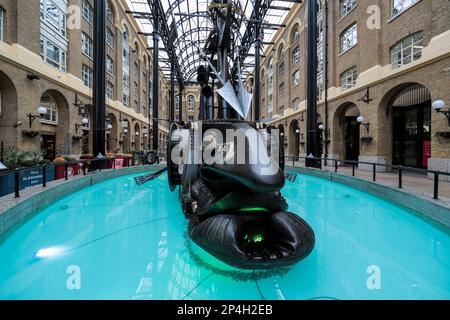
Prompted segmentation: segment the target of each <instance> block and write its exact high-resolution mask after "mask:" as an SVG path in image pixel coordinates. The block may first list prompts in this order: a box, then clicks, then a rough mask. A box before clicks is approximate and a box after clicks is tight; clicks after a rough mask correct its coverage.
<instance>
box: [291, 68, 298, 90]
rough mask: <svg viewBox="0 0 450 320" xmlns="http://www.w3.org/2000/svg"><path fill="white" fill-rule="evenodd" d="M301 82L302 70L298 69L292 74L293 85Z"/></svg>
mask: <svg viewBox="0 0 450 320" xmlns="http://www.w3.org/2000/svg"><path fill="white" fill-rule="evenodd" d="M299 84H300V71H299V70H297V71H295V72H294V73H293V74H292V86H293V87H295V86H298V85H299Z"/></svg>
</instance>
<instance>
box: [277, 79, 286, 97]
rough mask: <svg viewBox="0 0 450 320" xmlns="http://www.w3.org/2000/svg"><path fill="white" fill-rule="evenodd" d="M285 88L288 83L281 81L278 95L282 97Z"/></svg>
mask: <svg viewBox="0 0 450 320" xmlns="http://www.w3.org/2000/svg"><path fill="white" fill-rule="evenodd" d="M285 88H286V85H285V84H284V82H282V83H280V85H279V86H278V95H279V96H280V97H282V96H284V91H285Z"/></svg>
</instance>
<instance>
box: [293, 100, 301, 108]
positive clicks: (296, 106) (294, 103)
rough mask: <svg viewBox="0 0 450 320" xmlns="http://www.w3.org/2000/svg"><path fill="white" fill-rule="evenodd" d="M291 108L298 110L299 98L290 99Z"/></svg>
mask: <svg viewBox="0 0 450 320" xmlns="http://www.w3.org/2000/svg"><path fill="white" fill-rule="evenodd" d="M292 109H294V111H298V110H300V98H295V99H294V100H292Z"/></svg>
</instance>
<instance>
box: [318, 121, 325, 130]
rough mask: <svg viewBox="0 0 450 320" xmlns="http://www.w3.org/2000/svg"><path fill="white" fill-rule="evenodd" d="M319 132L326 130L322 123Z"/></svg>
mask: <svg viewBox="0 0 450 320" xmlns="http://www.w3.org/2000/svg"><path fill="white" fill-rule="evenodd" d="M319 130H320V131H323V130H325V126H324V125H323V124H322V123H321V124H319Z"/></svg>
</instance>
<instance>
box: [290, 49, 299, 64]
mask: <svg viewBox="0 0 450 320" xmlns="http://www.w3.org/2000/svg"><path fill="white" fill-rule="evenodd" d="M299 61H300V47H295V48H294V50H292V64H295V63H297V62H299Z"/></svg>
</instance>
